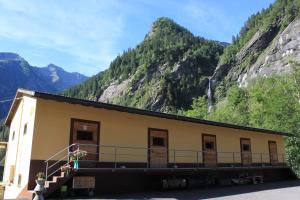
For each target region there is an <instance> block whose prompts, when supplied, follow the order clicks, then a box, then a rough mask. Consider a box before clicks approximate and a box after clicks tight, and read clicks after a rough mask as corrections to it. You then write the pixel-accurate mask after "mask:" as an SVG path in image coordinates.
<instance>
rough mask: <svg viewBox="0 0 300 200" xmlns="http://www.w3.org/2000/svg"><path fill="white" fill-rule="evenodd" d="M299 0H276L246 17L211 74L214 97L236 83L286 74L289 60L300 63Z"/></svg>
mask: <svg viewBox="0 0 300 200" xmlns="http://www.w3.org/2000/svg"><path fill="white" fill-rule="evenodd" d="M299 13H300V0H277V1H276V2H275V3H274V4H272V5H271V6H270V7H269V8H268V9H266V10H262V11H261V12H258V13H256V14H255V15H252V16H251V17H249V19H248V21H247V22H246V23H245V25H244V27H242V28H241V31H240V33H239V34H238V35H237V36H236V37H235V38H234V40H233V42H232V44H231V45H229V46H228V47H227V48H226V49H225V50H224V54H223V55H222V56H221V57H220V62H219V63H218V67H217V69H216V71H215V72H214V75H213V77H212V87H213V88H214V89H215V92H214V93H215V94H216V95H215V98H216V99H217V100H218V99H219V98H222V97H224V95H225V92H226V90H227V89H228V88H229V87H230V86H232V85H234V84H236V83H238V84H239V85H240V86H247V84H248V82H249V81H251V80H253V79H255V78H257V77H268V76H272V75H274V74H277V75H280V74H282V75H283V74H286V73H288V72H290V71H291V65H290V64H289V62H291V61H292V62H300V56H299V54H300V47H299V41H300V32H299V29H300V19H299V17H298V15H299Z"/></svg>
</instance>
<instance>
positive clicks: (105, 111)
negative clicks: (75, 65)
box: [4, 89, 291, 199]
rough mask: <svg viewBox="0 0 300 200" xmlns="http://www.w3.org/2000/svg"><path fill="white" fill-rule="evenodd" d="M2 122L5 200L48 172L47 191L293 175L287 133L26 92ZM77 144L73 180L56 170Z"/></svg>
mask: <svg viewBox="0 0 300 200" xmlns="http://www.w3.org/2000/svg"><path fill="white" fill-rule="evenodd" d="M5 123H6V125H7V126H9V127H10V135H9V142H8V150H7V155H6V162H5V169H4V182H5V183H6V189H5V198H8V199H9V198H11V199H14V198H17V197H18V196H22V195H28V191H30V190H32V189H33V188H34V186H35V182H34V181H35V175H36V174H37V173H38V172H45V173H46V176H47V181H48V182H47V183H46V186H47V187H48V194H50V193H51V192H53V191H55V190H57V189H59V188H60V186H61V185H62V184H66V185H68V186H69V187H72V186H73V187H75V186H74V184H75V182H76V181H78V180H81V181H83V182H84V181H86V180H92V182H93V184H92V185H93V187H95V188H96V194H98V193H101V192H103V191H106V192H107V191H109V190H112V189H113V188H117V187H118V186H117V184H116V182H118V183H122V181H124V182H126V181H128V178H129V177H130V179H131V181H133V180H136V182H137V183H138V185H139V186H140V187H148V186H149V184H150V183H151V184H152V183H154V182H155V180H154V179H155V178H157V180H158V179H159V180H162V179H163V180H166V181H165V182H167V179H168V177H171V176H172V177H180V179H181V180H183V179H184V180H185V181H190V178H191V177H194V178H195V177H197V179H199V180H200V179H203V177H204V175H205V174H210V175H211V176H213V177H214V178H213V180H218V179H220V180H221V179H222V178H223V179H226V178H227V179H231V178H233V177H234V176H238V175H239V174H241V173H244V172H245V170H246V172H247V173H252V174H259V176H263V177H264V180H265V181H268V180H273V179H274V180H275V179H281V178H288V177H291V172H290V169H289V168H287V167H286V166H284V159H285V158H284V153H285V152H284V136H288V134H286V133H281V132H276V131H271V130H264V129H257V128H251V127H243V126H237V125H232V124H225V123H219V122H213V121H206V120H199V119H194V118H189V117H183V116H177V115H170V114H164V113H158V112H152V111H147V110H141V109H136V108H129V107H123V106H117V105H112V104H105V103H100V102H94V101H86V100H80V99H74V98H68V97H63V96H59V95H54V94H47V93H42V92H36V91H28V90H22V89H19V90H18V91H17V94H16V97H15V99H14V102H13V104H12V106H11V109H10V111H9V114H8V116H7V118H6V122H5ZM78 149H79V150H83V151H86V152H87V156H86V157H84V158H83V159H82V160H80V161H79V169H77V170H76V171H73V172H72V174H71V175H70V176H68V177H61V176H60V175H57V174H60V170H61V166H62V165H65V164H66V162H69V161H70V159H69V158H70V155H71V154H72V152H74V151H76V150H78ZM224 170H227V173H223V172H224ZM283 172H284V173H283ZM54 176H55V178H54V179H55V181H54V182H49V181H52V179H53V177H54ZM84 177H86V179H84ZM141 177H142V178H141ZM153 177H155V178H153ZM80 178H82V179H80ZM57 179H60V181H57ZM141 179H143V181H144V182H145V180H149V182H148V183H144V182H143V183H141V181H142V180H141ZM205 179H207V177H205ZM191 182H192V181H190V184H191ZM147 184H148V185H147ZM151 184H150V185H151ZM127 185H128V184H127ZM123 186H124V185H123ZM123 186H122V185H121V186H120V187H121V188H122V187H123ZM91 187H92V186H91ZM123 188H124V187H123ZM134 188H138V187H136V186H134Z"/></svg>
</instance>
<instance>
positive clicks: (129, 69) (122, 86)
mask: <svg viewBox="0 0 300 200" xmlns="http://www.w3.org/2000/svg"><path fill="white" fill-rule="evenodd" d="M223 48H224V46H223V44H221V43H219V42H216V41H209V40H206V39H204V38H200V37H196V36H194V35H193V34H192V33H191V32H189V31H188V30H186V29H185V28H183V27H181V26H179V25H178V24H176V23H175V22H174V21H172V20H170V19H168V18H159V19H158V20H157V21H156V22H154V23H153V25H152V28H151V30H150V32H149V33H148V34H147V35H146V36H145V39H144V41H142V42H141V43H140V44H139V45H137V47H136V48H134V49H128V50H127V51H125V52H124V53H123V54H122V55H120V56H118V57H117V58H116V59H115V60H114V61H113V62H112V63H111V65H110V66H109V68H108V69H107V70H106V71H104V72H101V73H99V74H98V75H96V76H94V77H92V78H91V79H90V80H88V81H86V82H84V83H83V84H81V85H79V86H76V87H74V88H71V89H69V90H67V91H66V92H65V93H64V94H65V95H67V96H72V97H77V98H84V99H90V100H96V101H102V102H110V103H115V104H121V105H126V106H132V107H138V108H145V109H149V110H154V111H161V112H172V111H175V110H176V109H179V108H187V107H188V106H189V105H190V104H191V102H192V98H193V97H195V96H200V95H204V94H205V90H206V85H207V83H208V77H209V76H211V75H212V74H213V72H214V70H215V67H216V66H217V63H218V59H219V55H221V54H222V52H223Z"/></svg>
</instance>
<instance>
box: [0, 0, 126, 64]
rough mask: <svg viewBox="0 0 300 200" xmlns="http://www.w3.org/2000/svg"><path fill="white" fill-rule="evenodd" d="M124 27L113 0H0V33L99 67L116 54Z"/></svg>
mask: <svg viewBox="0 0 300 200" xmlns="http://www.w3.org/2000/svg"><path fill="white" fill-rule="evenodd" d="M70 4H72V5H70ZM123 27H124V14H123V12H122V9H121V8H120V7H119V4H118V2H116V1H105V2H104V1H84V0H80V1H39V0H36V1H35V0H31V1H30V0H28V1H26V0H14V1H10V0H8V1H6V0H3V1H0V37H5V38H8V39H13V40H23V41H26V42H28V43H30V44H31V45H38V46H39V47H41V48H50V49H53V50H56V51H59V52H62V53H66V54H69V55H71V56H74V57H76V59H78V60H79V61H81V62H84V63H89V64H90V65H91V64H92V63H93V64H94V65H97V66H98V67H99V66H101V65H107V64H108V63H109V62H110V61H111V60H112V59H113V58H114V57H115V56H116V54H117V52H115V51H114V49H115V45H116V43H117V42H118V39H120V37H121V36H122V33H123ZM96 63H97V64H96ZM97 66H95V67H97ZM102 67H107V66H102Z"/></svg>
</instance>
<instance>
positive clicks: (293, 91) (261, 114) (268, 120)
mask: <svg viewBox="0 0 300 200" xmlns="http://www.w3.org/2000/svg"><path fill="white" fill-rule="evenodd" d="M299 85H300V69H299V68H298V69H297V68H295V69H294V71H293V72H292V73H291V74H289V75H286V76H273V77H269V78H259V79H257V80H255V81H254V82H252V83H251V84H250V85H249V87H247V88H238V87H237V86H232V87H231V88H230V89H229V90H228V91H227V93H226V98H224V99H223V100H222V101H220V102H218V103H217V104H216V106H215V110H214V112H212V113H210V115H209V116H208V117H207V118H206V119H210V120H215V121H221V122H226V123H234V124H238V125H244V126H251V127H258V128H265V129H271V130H276V131H282V132H288V133H292V134H294V137H291V138H288V139H287V140H286V150H287V159H288V161H289V163H290V166H292V167H293V169H294V170H295V171H296V172H297V173H298V174H300V154H299V152H300V145H299V144H300V89H299Z"/></svg>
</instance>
